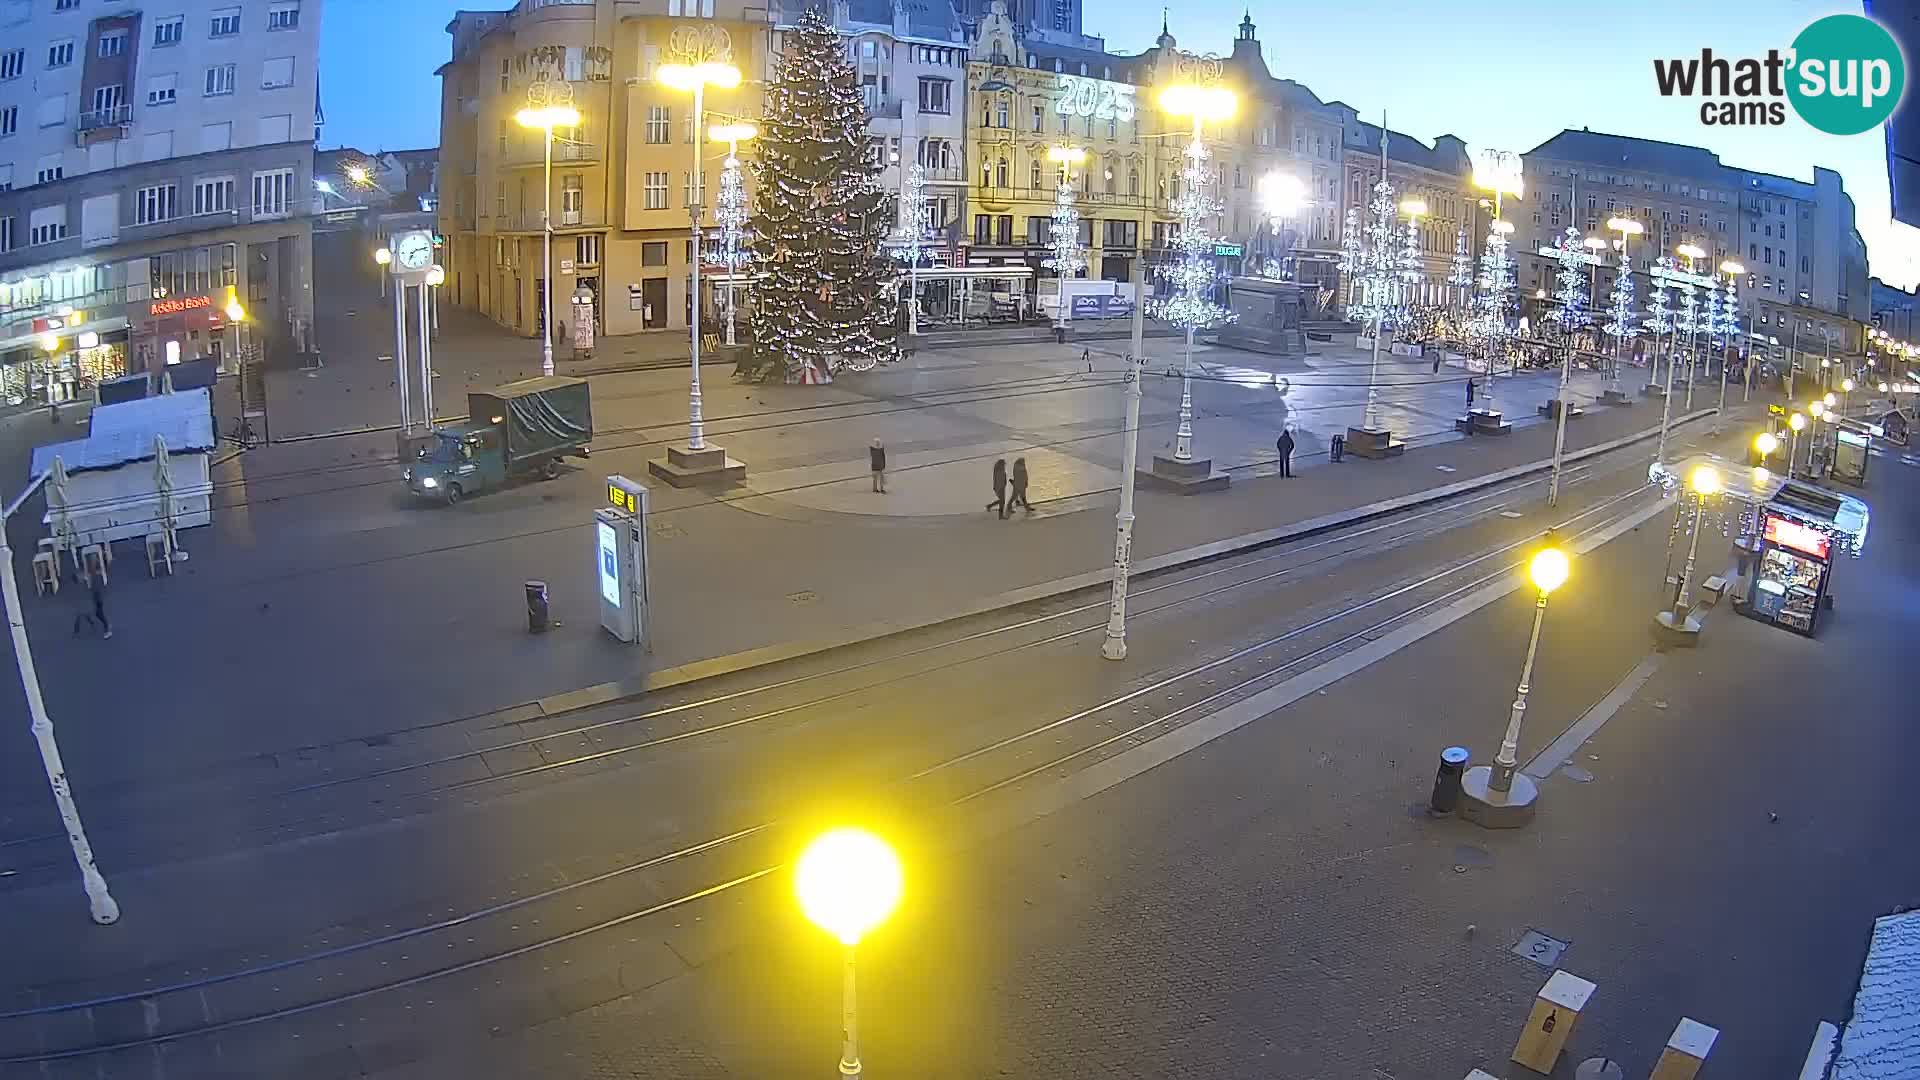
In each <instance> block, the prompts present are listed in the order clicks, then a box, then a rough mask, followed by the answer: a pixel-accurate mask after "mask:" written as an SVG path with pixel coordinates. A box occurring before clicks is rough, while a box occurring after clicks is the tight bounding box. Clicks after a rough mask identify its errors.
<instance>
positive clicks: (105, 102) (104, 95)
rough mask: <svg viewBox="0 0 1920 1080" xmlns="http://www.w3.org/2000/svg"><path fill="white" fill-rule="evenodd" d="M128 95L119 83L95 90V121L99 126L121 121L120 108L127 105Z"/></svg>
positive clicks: (97, 87)
mask: <svg viewBox="0 0 1920 1080" xmlns="http://www.w3.org/2000/svg"><path fill="white" fill-rule="evenodd" d="M125 102H126V95H125V92H124V91H123V90H122V89H121V87H120V84H119V83H115V84H113V85H112V86H96V87H94V88H93V120H94V122H95V123H99V124H111V123H115V122H117V121H118V120H119V116H118V113H119V111H120V106H121V105H123V104H125ZM83 122H84V119H83Z"/></svg>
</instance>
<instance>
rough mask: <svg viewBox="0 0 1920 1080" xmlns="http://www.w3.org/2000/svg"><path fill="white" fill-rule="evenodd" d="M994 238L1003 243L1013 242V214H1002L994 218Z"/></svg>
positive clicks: (995, 240) (998, 242)
mask: <svg viewBox="0 0 1920 1080" xmlns="http://www.w3.org/2000/svg"><path fill="white" fill-rule="evenodd" d="M993 239H994V242H995V243H997V244H1001V245H1006V244H1011V243H1013V215H1012V214H1001V215H1000V216H998V217H996V218H994V219H993Z"/></svg>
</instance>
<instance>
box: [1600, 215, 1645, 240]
mask: <svg viewBox="0 0 1920 1080" xmlns="http://www.w3.org/2000/svg"><path fill="white" fill-rule="evenodd" d="M1607 228H1609V229H1612V230H1613V231H1614V232H1617V233H1620V234H1621V235H1623V236H1639V235H1640V234H1641V233H1643V232H1646V231H1647V227H1646V226H1644V225H1642V224H1640V223H1639V222H1637V221H1635V220H1633V219H1632V218H1624V217H1614V218H1608V219H1607Z"/></svg>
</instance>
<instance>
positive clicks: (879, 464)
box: [867, 439, 887, 495]
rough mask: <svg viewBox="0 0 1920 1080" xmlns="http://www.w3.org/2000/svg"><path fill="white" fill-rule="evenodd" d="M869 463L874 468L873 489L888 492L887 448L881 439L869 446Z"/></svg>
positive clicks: (883, 492)
mask: <svg viewBox="0 0 1920 1080" xmlns="http://www.w3.org/2000/svg"><path fill="white" fill-rule="evenodd" d="M867 464H868V465H869V466H870V467H871V468H872V469H873V490H875V491H877V492H879V493H880V494H882V495H885V494H886V493H887V448H886V446H885V445H884V444H882V443H881V442H880V440H879V439H875V440H873V445H872V446H869V447H867Z"/></svg>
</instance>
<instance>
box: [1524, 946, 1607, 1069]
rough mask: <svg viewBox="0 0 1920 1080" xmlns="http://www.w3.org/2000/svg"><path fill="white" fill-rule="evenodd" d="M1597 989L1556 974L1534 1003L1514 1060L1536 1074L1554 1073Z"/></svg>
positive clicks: (1583, 982) (1575, 979) (1581, 979)
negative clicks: (1576, 1025) (1575, 1025)
mask: <svg viewBox="0 0 1920 1080" xmlns="http://www.w3.org/2000/svg"><path fill="white" fill-rule="evenodd" d="M1593 991H1594V985H1593V984H1592V983H1590V982H1588V981H1587V980H1585V979H1583V978H1581V977H1580V976H1578V975H1570V974H1568V973H1567V972H1564V971H1556V972H1554V973H1553V977H1552V978H1550V979H1548V980H1547V985H1545V986H1543V987H1541V988H1540V995H1539V996H1538V997H1536V998H1534V999H1533V1012H1532V1013H1530V1014H1529V1015H1528V1016H1527V1027H1526V1030H1524V1031H1522V1032H1521V1033H1520V1041H1519V1043H1517V1044H1516V1045H1515V1046H1514V1048H1513V1060H1514V1062H1515V1063H1516V1064H1520V1065H1525V1066H1526V1067H1527V1068H1529V1069H1532V1070H1533V1071H1534V1072H1537V1073H1552V1072H1553V1066H1554V1063H1555V1062H1557V1061H1559V1060H1560V1052H1561V1051H1562V1050H1565V1049H1566V1047H1567V1040H1568V1039H1570V1038H1572V1037H1573V1025H1574V1023H1575V1022H1576V1021H1578V1020H1579V1019H1580V1010H1582V1009H1584V1008H1586V1007H1587V999H1588V998H1591V997H1592V996H1593Z"/></svg>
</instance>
